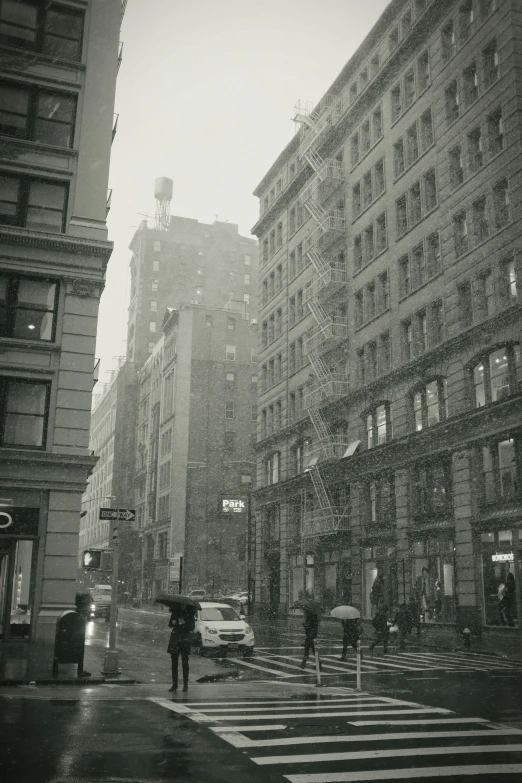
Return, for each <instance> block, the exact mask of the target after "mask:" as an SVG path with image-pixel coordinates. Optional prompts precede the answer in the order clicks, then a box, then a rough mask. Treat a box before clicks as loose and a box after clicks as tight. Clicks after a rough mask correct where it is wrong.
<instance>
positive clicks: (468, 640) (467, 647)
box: [462, 628, 471, 650]
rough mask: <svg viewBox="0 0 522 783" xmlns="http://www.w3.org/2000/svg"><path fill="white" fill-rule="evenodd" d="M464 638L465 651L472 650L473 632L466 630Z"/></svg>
mask: <svg viewBox="0 0 522 783" xmlns="http://www.w3.org/2000/svg"><path fill="white" fill-rule="evenodd" d="M462 636H463V638H464V649H465V650H471V631H470V630H469V628H464V630H463V631H462Z"/></svg>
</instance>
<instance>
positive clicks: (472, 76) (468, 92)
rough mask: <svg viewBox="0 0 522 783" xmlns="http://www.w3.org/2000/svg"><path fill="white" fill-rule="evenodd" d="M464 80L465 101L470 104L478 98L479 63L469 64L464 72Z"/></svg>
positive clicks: (467, 104)
mask: <svg viewBox="0 0 522 783" xmlns="http://www.w3.org/2000/svg"><path fill="white" fill-rule="evenodd" d="M463 80H464V103H465V105H466V106H470V105H471V104H472V103H474V102H475V101H476V100H477V98H478V74H477V64H476V63H472V64H471V65H469V66H468V67H467V68H466V70H465V71H464V74H463Z"/></svg>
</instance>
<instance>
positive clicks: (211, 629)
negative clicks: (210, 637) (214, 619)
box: [205, 625, 217, 634]
mask: <svg viewBox="0 0 522 783" xmlns="http://www.w3.org/2000/svg"><path fill="white" fill-rule="evenodd" d="M205 631H206V632H207V633H215V634H217V631H216V629H215V628H209V627H208V625H207V626H206V628H205Z"/></svg>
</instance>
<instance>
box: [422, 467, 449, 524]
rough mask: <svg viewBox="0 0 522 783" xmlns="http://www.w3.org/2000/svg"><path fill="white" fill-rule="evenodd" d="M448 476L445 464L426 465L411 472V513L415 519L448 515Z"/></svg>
mask: <svg viewBox="0 0 522 783" xmlns="http://www.w3.org/2000/svg"><path fill="white" fill-rule="evenodd" d="M450 486H451V485H450V475H449V469H448V467H447V465H445V464H437V463H432V464H427V465H420V466H418V467H416V468H415V469H414V471H413V489H414V493H413V503H412V513H413V516H414V517H415V518H418V519H421V520H422V518H423V517H433V516H441V515H445V514H449V513H450V510H451V503H450V497H451V492H450Z"/></svg>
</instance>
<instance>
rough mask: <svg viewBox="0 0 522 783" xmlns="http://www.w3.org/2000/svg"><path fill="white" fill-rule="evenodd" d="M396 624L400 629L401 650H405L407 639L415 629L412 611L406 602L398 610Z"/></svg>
mask: <svg viewBox="0 0 522 783" xmlns="http://www.w3.org/2000/svg"><path fill="white" fill-rule="evenodd" d="M394 623H395V625H396V626H397V628H398V629H399V650H404V649H405V646H406V637H407V636H409V634H410V633H411V630H412V628H413V620H412V617H411V614H410V610H409V609H408V607H407V605H406V601H404V602H403V603H402V604H401V605H400V606H399V608H398V610H397V613H396V615H395V619H394Z"/></svg>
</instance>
